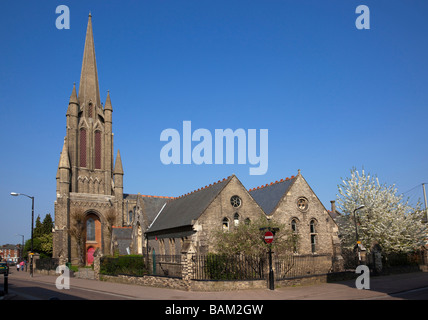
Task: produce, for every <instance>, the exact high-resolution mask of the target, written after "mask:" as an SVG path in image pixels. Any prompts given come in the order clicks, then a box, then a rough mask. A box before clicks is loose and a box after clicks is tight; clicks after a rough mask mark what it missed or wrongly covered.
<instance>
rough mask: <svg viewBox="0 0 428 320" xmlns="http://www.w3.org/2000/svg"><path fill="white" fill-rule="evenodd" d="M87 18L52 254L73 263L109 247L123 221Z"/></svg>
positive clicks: (108, 111) (119, 177)
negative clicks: (113, 234) (115, 230)
mask: <svg viewBox="0 0 428 320" xmlns="http://www.w3.org/2000/svg"><path fill="white" fill-rule="evenodd" d="M91 19H92V17H91V15H89V20H88V27H87V31H86V40H85V48H84V53H83V62H82V70H81V75H80V83H79V92H78V93H77V92H76V86H75V85H74V86H73V90H72V93H71V96H70V101H69V104H68V109H67V113H66V118H67V122H66V123H67V125H66V136H65V138H64V145H63V148H62V152H61V156H60V161H59V165H58V171H57V176H56V180H57V187H56V192H57V198H56V201H55V232H54V241H53V256H54V257H62V258H63V259H66V260H68V261H70V262H72V263H73V264H77V263H78V262H79V257H83V261H82V262H84V263H86V264H91V263H92V260H93V253H94V252H95V250H97V249H98V250H100V251H101V252H102V253H104V254H108V253H110V243H111V234H112V229H113V227H114V226H122V224H123V221H122V220H123V212H122V211H123V169H122V161H121V158H120V153H119V151H118V153H117V157H116V161H115V164H114V163H113V156H114V155H113V133H112V115H113V108H112V104H111V100H110V93H107V98H106V101H105V105H104V106H103V105H102V103H101V98H100V90H99V85H98V73H97V64H96V58H95V48H94V38H93V32H92V20H91Z"/></svg>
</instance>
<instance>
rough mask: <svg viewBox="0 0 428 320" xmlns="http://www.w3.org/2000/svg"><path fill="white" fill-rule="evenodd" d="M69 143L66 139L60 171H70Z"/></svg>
mask: <svg viewBox="0 0 428 320" xmlns="http://www.w3.org/2000/svg"><path fill="white" fill-rule="evenodd" d="M67 151H68V150H67V143H66V139H64V145H63V147H62V151H61V157H60V158H59V166H58V168H59V169H62V168H65V169H70V160H69V158H68V152H67Z"/></svg>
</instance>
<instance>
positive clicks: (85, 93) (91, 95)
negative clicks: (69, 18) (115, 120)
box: [79, 14, 101, 107]
mask: <svg viewBox="0 0 428 320" xmlns="http://www.w3.org/2000/svg"><path fill="white" fill-rule="evenodd" d="M90 101H91V102H92V104H93V105H94V106H96V107H100V106H101V99H100V89H99V85H98V72H97V62H96V58H95V46H94V35H93V32H92V15H91V14H89V19H88V27H87V29H86V40H85V49H84V51H83V62H82V72H81V74H80V86H79V104H80V105H81V106H82V105H88V104H89V102H90Z"/></svg>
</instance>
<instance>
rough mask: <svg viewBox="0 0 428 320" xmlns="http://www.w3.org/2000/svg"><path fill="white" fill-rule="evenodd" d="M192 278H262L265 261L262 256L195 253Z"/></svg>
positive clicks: (263, 276)
mask: <svg viewBox="0 0 428 320" xmlns="http://www.w3.org/2000/svg"><path fill="white" fill-rule="evenodd" d="M192 260H193V279H194V280H262V279H266V277H265V265H266V261H265V259H264V258H262V257H257V256H243V255H217V254H207V255H195V256H193V258H192Z"/></svg>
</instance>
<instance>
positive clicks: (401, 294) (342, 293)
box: [0, 271, 428, 301]
mask: <svg viewBox="0 0 428 320" xmlns="http://www.w3.org/2000/svg"><path fill="white" fill-rule="evenodd" d="M56 279H57V277H56V276H47V275H41V274H37V273H36V274H34V277H32V278H31V277H30V276H29V274H28V273H26V272H17V271H13V272H12V273H11V274H10V275H9V295H8V296H6V298H7V300H50V299H59V300H174V301H177V300H210V301H213V300H223V301H225V300H227V301H237V300H253V301H254V300H270V301H271V300H428V273H423V272H418V273H408V274H399V275H390V276H381V277H372V278H371V279H370V290H358V289H356V287H355V281H353V280H349V281H342V282H334V283H323V284H317V285H311V286H301V287H287V288H279V289H275V290H268V289H254V290H251V289H248V290H239V291H223V292H192V291H181V290H175V289H167V288H154V287H144V286H139V285H131V284H118V283H111V282H105V281H96V280H85V279H77V278H71V279H70V289H57V288H56V285H55V281H56ZM2 287H3V276H0V290H2V289H3V288H2Z"/></svg>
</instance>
